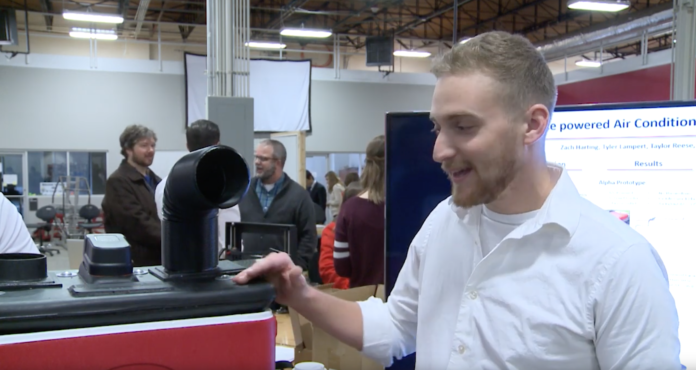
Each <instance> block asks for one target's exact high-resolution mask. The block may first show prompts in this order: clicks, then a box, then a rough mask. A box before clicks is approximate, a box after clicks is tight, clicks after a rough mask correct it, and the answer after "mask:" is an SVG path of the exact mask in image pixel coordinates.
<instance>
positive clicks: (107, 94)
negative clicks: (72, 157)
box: [0, 67, 185, 173]
mask: <svg viewBox="0 0 696 370" xmlns="http://www.w3.org/2000/svg"><path fill="white" fill-rule="evenodd" d="M0 86H2V88H0V112H1V113H0V128H1V129H0V149H20V150H38V149H42V150H70V149H78V150H94V151H103V150H107V151H108V153H107V168H108V171H109V173H111V172H112V171H113V170H114V169H115V168H116V167H118V164H119V163H120V161H121V159H122V156H121V154H120V145H119V135H120V134H121V132H122V131H123V129H124V128H125V127H126V126H128V125H130V124H134V123H140V124H144V125H146V126H148V127H150V128H152V129H153V130H154V131H155V132H156V133H157V136H158V139H159V141H158V148H159V149H168V150H180V149H185V138H184V120H183V117H184V79H183V76H177V75H157V74H144V73H116V72H96V71H73V70H57V69H53V70H52V69H40V68H14V67H0Z"/></svg>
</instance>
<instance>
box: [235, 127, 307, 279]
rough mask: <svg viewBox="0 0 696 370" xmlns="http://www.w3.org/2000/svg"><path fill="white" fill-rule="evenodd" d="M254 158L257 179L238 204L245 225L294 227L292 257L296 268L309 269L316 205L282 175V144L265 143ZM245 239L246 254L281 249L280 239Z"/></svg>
mask: <svg viewBox="0 0 696 370" xmlns="http://www.w3.org/2000/svg"><path fill="white" fill-rule="evenodd" d="M254 156H255V160H254V167H255V169H256V176H255V177H254V178H253V179H252V180H251V183H250V184H249V191H248V192H247V195H246V197H244V199H242V202H241V203H240V204H239V208H240V211H241V214H242V222H257V223H269V224H290V225H295V227H296V228H297V255H291V256H290V257H291V258H292V260H293V262H294V263H295V264H296V265H298V266H301V267H302V269H303V270H307V269H308V268H309V262H310V261H311V260H312V255H313V254H314V252H315V251H316V247H317V229H316V224H315V221H314V220H315V217H314V203H313V202H312V199H311V198H310V196H309V193H308V192H307V190H305V189H304V188H303V187H302V186H301V185H300V184H298V183H296V182H295V181H293V180H292V179H291V178H290V177H289V176H288V175H287V174H286V173H285V172H283V167H284V166H285V160H286V159H287V152H286V150H285V146H284V145H283V143H281V142H279V141H277V140H270V139H267V140H263V141H262V142H261V143H260V144H259V145H258V146H257V147H256V152H255V155H254ZM242 237H243V240H244V252H245V253H259V254H267V253H269V252H271V251H273V250H282V246H283V240H282V238H281V237H280V236H276V235H260V234H244V235H243V236H242Z"/></svg>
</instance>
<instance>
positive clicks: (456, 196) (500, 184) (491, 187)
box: [443, 146, 520, 208]
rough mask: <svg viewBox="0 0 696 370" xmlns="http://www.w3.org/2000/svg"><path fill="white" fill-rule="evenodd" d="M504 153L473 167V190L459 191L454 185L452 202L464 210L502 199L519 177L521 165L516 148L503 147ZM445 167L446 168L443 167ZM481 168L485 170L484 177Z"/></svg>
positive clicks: (471, 174)
mask: <svg viewBox="0 0 696 370" xmlns="http://www.w3.org/2000/svg"><path fill="white" fill-rule="evenodd" d="M502 148H503V151H502V152H501V153H500V155H499V156H497V157H496V158H495V159H493V160H491V161H489V162H487V163H482V164H481V165H480V166H476V167H472V169H471V171H472V172H471V173H470V174H469V176H475V178H474V180H475V181H474V185H473V188H472V189H470V191H468V192H460V191H458V190H459V189H458V187H459V186H462V185H457V184H454V183H452V202H453V203H454V204H455V205H457V206H459V207H463V208H471V207H473V206H477V205H481V204H489V203H491V202H493V201H495V200H496V199H498V198H499V197H500V195H501V194H502V193H503V192H504V191H505V190H506V189H507V188H508V186H510V184H511V183H512V181H513V180H514V179H515V177H516V176H517V172H518V171H519V167H520V163H519V161H518V160H517V157H516V154H517V152H516V151H515V148H514V146H502ZM443 167H444V166H443ZM479 168H481V169H483V171H486V172H483V176H482V173H481V171H479Z"/></svg>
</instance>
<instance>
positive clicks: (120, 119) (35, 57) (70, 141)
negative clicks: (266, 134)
mask: <svg viewBox="0 0 696 370" xmlns="http://www.w3.org/2000/svg"><path fill="white" fill-rule="evenodd" d="M27 62H28V63H27ZM3 64H5V65H4V66H3ZM88 66H89V61H88V60H87V58H84V57H77V56H59V55H41V54H32V55H30V56H29V58H28V59H25V58H24V57H23V56H18V57H16V58H14V59H12V60H10V61H1V62H0V86H2V88H0V112H1V114H0V150H1V149H17V150H39V149H40V150H71V149H72V150H100V151H103V150H106V151H108V154H107V166H108V167H107V171H108V173H111V172H112V171H114V169H115V168H116V167H117V166H118V164H119V163H120V161H121V159H122V157H121V155H120V153H119V152H120V146H119V141H118V137H119V135H120V134H121V132H122V131H123V129H124V128H125V127H126V126H128V125H130V124H134V123H140V124H143V125H146V126H148V127H150V128H152V129H153V130H154V131H155V132H156V133H157V135H158V139H159V140H158V144H157V147H158V149H159V150H183V149H185V137H184V116H185V104H184V102H185V100H184V99H185V94H184V76H183V74H182V73H183V66H182V64H181V63H177V62H167V63H166V64H165V65H164V72H159V63H157V61H140V60H125V59H107V58H103V59H100V60H99V63H98V66H99V68H100V69H102V70H89V69H88ZM116 71H118V72H116ZM128 71H137V72H128ZM312 78H313V81H312V103H311V104H312V106H311V110H312V134H311V135H310V136H308V138H307V146H306V149H307V151H308V152H361V151H364V149H365V146H366V145H367V143H368V142H369V141H370V140H371V139H372V138H373V137H374V136H376V135H378V134H381V133H383V132H384V114H385V113H386V112H388V111H409V110H422V109H428V107H429V105H430V98H431V95H432V90H433V84H434V78H433V77H432V76H430V75H421V74H391V75H389V76H386V77H385V76H383V75H382V74H379V73H376V72H368V71H342V77H341V78H342V80H335V75H334V71H333V70H327V69H315V70H313V72H312Z"/></svg>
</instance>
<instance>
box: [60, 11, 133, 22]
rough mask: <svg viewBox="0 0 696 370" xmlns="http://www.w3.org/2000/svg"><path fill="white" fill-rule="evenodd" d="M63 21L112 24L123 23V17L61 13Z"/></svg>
mask: <svg viewBox="0 0 696 370" xmlns="http://www.w3.org/2000/svg"><path fill="white" fill-rule="evenodd" d="M63 19H67V20H70V21H80V22H94V23H112V24H121V23H123V17H121V16H119V15H111V14H97V13H80V12H63Z"/></svg>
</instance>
